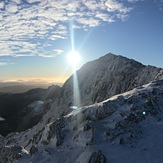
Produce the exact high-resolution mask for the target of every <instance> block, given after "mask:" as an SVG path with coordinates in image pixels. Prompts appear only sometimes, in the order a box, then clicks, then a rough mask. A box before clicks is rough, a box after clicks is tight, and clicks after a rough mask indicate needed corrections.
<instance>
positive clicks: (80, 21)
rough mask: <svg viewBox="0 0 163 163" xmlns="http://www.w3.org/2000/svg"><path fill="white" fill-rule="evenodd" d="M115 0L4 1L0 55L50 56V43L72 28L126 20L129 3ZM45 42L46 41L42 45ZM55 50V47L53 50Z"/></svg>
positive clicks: (0, 13) (0, 10)
mask: <svg viewBox="0 0 163 163" xmlns="http://www.w3.org/2000/svg"><path fill="white" fill-rule="evenodd" d="M136 1H137V0H128V1H126V2H125V3H123V1H118V0H98V1H97V0H71V1H70V0H26V1H24V0H12V1H11V0H5V1H1V2H0V36H1V37H0V56H13V57H19V56H43V57H46V56H47V57H49V56H50V57H52V56H55V55H54V53H56V54H60V53H61V52H62V50H61V51H59V50H58V49H57V47H55V48H54V46H51V48H50V49H49V48H48V47H49V46H47V45H49V44H51V45H52V44H55V42H56V41H57V40H63V39H67V38H68V37H69V35H70V33H69V23H70V22H73V25H72V28H78V29H80V30H87V29H88V28H93V27H98V26H100V25H101V24H104V23H113V22H115V21H118V20H122V21H124V20H126V19H127V17H128V15H129V13H130V11H131V10H132V9H133V7H132V3H133V2H136ZM46 42H48V44H46ZM56 49H57V50H56Z"/></svg>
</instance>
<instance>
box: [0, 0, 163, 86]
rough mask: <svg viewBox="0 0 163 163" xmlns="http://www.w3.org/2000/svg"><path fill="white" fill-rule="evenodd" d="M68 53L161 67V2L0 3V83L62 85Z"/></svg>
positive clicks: (41, 0) (54, 0) (46, 0)
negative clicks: (113, 57) (108, 56)
mask: <svg viewBox="0 0 163 163" xmlns="http://www.w3.org/2000/svg"><path fill="white" fill-rule="evenodd" d="M72 50H76V51H77V52H78V53H79V54H80V55H81V61H80V64H78V66H77V68H80V67H81V66H82V65H83V64H84V63H86V62H88V61H91V60H94V59H97V58H99V57H101V56H103V55H105V54H107V53H109V52H111V53H114V54H117V55H122V56H125V57H128V58H132V59H135V60H137V61H139V62H141V63H143V64H145V65H154V66H158V67H163V0H3V1H2V0H0V81H14V80H15V81H16V80H35V79H37V80H43V81H44V80H45V81H50V82H61V83H63V82H65V81H66V80H67V79H68V78H69V76H70V75H71V74H72V73H73V68H72V66H71V65H70V64H69V63H68V62H67V57H66V56H67V55H68V54H69V52H70V51H72Z"/></svg>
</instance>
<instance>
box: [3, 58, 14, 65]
mask: <svg viewBox="0 0 163 163" xmlns="http://www.w3.org/2000/svg"><path fill="white" fill-rule="evenodd" d="M9 64H13V63H11V61H10V60H8V59H0V66H7V65H9Z"/></svg>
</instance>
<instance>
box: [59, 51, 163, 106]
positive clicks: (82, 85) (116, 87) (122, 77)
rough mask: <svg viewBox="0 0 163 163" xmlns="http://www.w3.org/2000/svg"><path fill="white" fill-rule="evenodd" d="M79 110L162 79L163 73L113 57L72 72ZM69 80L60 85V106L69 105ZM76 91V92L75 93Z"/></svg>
mask: <svg viewBox="0 0 163 163" xmlns="http://www.w3.org/2000/svg"><path fill="white" fill-rule="evenodd" d="M76 76H77V79H78V80H77V81H76V82H77V83H78V88H79V93H80V104H79V105H81V106H84V105H90V104H94V103H96V102H101V101H103V100H106V99H108V98H109V97H111V96H113V95H116V94H120V93H124V92H126V91H129V90H131V89H133V88H135V87H137V86H141V85H143V84H147V83H149V82H150V81H153V80H155V79H161V78H163V69H161V68H157V67H154V66H145V65H142V64H141V63H139V62H137V61H134V60H132V59H128V58H125V57H122V56H116V55H114V54H111V53H109V54H107V55H105V56H103V57H101V58H99V59H97V60H94V61H91V62H88V63H86V64H85V65H84V66H83V67H82V68H81V69H80V70H78V71H77V72H76ZM73 78H74V76H71V77H70V78H69V79H68V80H67V81H66V83H65V84H64V86H63V88H62V92H61V100H60V101H61V103H63V104H67V105H68V104H70V103H73ZM75 91H77V90H75Z"/></svg>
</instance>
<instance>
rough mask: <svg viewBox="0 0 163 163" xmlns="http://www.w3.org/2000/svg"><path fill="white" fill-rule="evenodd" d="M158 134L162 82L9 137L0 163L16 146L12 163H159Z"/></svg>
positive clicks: (162, 122)
mask: <svg viewBox="0 0 163 163" xmlns="http://www.w3.org/2000/svg"><path fill="white" fill-rule="evenodd" d="M162 128H163V80H158V81H155V82H151V83H149V84H147V85H144V86H142V87H139V88H136V89H133V90H132V91H129V92H126V93H124V94H120V95H117V96H113V97H112V98H110V99H108V100H106V101H103V102H101V103H98V104H94V105H91V106H87V107H82V108H80V109H77V110H74V111H72V112H71V113H70V114H68V115H66V116H64V117H61V118H58V119H57V120H55V121H54V122H51V123H49V124H47V125H46V126H44V125H43V124H41V123H40V128H38V126H37V127H33V128H32V129H31V130H28V131H26V132H23V133H20V134H14V135H13V134H12V135H10V136H8V137H7V138H6V143H7V144H8V145H10V146H9V147H10V148H9V147H1V149H0V151H1V158H2V157H4V155H5V152H6V151H8V150H9V151H10V153H12V152H11V151H12V149H13V147H12V146H11V145H14V144H15V142H17V145H19V146H23V147H25V149H23V148H21V150H20V151H21V153H22V154H21V157H20V158H19V159H18V161H16V162H23V163H26V162H30V161H31V162H42V163H45V162H49V163H52V162H54V160H55V162H58V163H59V162H67V163H72V162H78V163H83V162H97V160H101V162H102V163H105V162H112V163H131V162H139V163H145V162H148V163H158V162H163V157H162V150H163V140H162V136H163V132H162V131H163V130H162ZM19 146H18V147H19ZM18 147H17V148H18ZM15 148H16V147H15ZM24 150H25V151H26V152H24V153H23V151H24ZM3 151H5V152H3ZM28 152H29V153H28ZM31 155H32V157H31ZM13 156H15V155H14V154H13ZM5 157H7V156H5ZM13 159H14V157H13ZM93 160H94V161H93Z"/></svg>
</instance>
